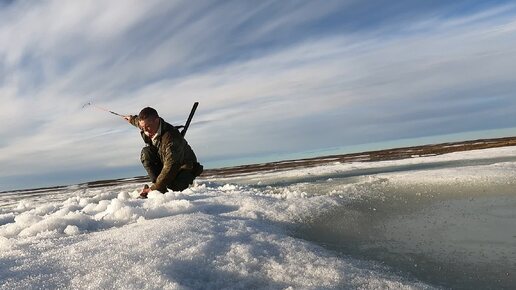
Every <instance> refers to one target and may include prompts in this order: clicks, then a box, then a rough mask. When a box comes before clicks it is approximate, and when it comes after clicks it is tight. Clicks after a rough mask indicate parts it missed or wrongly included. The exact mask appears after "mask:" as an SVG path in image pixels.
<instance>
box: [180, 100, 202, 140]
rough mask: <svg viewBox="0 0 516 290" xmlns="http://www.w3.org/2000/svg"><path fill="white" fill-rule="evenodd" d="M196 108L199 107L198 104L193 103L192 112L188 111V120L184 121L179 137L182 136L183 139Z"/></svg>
mask: <svg viewBox="0 0 516 290" xmlns="http://www.w3.org/2000/svg"><path fill="white" fill-rule="evenodd" d="M197 106H199V102H195V103H194V104H193V107H192V110H191V111H190V115H188V120H186V124H185V125H184V126H183V130H181V135H183V137H184V136H185V135H186V130H188V127H189V126H190V122H192V118H193V116H194V114H195V110H197Z"/></svg>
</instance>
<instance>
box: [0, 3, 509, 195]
mask: <svg viewBox="0 0 516 290" xmlns="http://www.w3.org/2000/svg"><path fill="white" fill-rule="evenodd" d="M439 3H440V2H439ZM443 3H444V2H443ZM382 5H384V6H385V7H373V5H372V4H371V3H370V2H368V1H365V2H364V1H358V2H356V1H347V2H346V1H328V2H325V5H321V2H318V1H307V2H292V3H286V2H285V3H284V2H280V3H278V1H260V2H259V3H256V4H253V5H250V4H249V3H244V2H240V1H235V2H231V1H229V2H223V3H216V2H211V1H206V2H203V1H196V2H193V3H192V2H191V1H145V3H143V2H141V1H109V2H105V1H89V2H87V3H63V2H62V1H43V2H39V3H37V4H34V3H31V4H28V2H24V1H21V2H13V3H11V4H10V5H7V6H5V7H4V8H2V9H0V43H2V45H1V46H0V73H1V74H0V101H1V103H2V108H3V109H4V110H2V111H3V117H4V118H3V126H0V136H2V138H1V139H2V141H0V150H1V151H0V164H2V167H1V168H0V176H2V177H1V178H0V183H1V182H3V181H5V182H8V180H9V177H12V178H15V177H16V178H17V179H16V180H19V176H24V175H26V176H29V175H38V176H44V175H45V174H48V175H49V176H50V175H55V174H58V173H56V172H63V171H68V172H70V171H74V170H76V171H81V172H86V171H92V170H99V171H101V170H105V169H106V168H112V171H113V172H114V173H113V175H116V174H115V172H117V170H119V172H123V173H124V174H126V173H127V172H128V168H133V169H132V170H133V171H134V172H135V173H143V171H141V169H139V164H138V162H139V161H138V156H139V150H140V147H141V144H142V143H141V141H140V140H139V138H138V134H137V131H135V129H134V128H132V127H130V126H129V125H127V124H126V123H125V122H124V121H123V120H120V119H118V118H114V117H113V116H112V115H108V114H105V113H103V112H98V111H95V110H91V109H81V106H82V104H84V103H85V102H87V101H93V102H96V103H98V104H99V105H103V106H105V107H108V108H111V109H112V110H114V111H117V112H120V113H133V114H134V113H137V112H138V111H139V110H140V109H141V108H142V107H144V106H148V105H151V106H154V107H156V108H157V109H158V111H159V112H160V114H161V115H162V116H164V117H165V119H167V120H169V121H170V122H172V123H175V124H182V123H183V122H184V119H185V118H186V115H187V114H188V111H189V109H190V106H191V104H192V103H193V102H194V101H200V102H201V106H200V107H199V110H198V113H197V116H196V118H195V120H194V126H193V127H192V128H191V129H190V131H189V133H188V139H189V141H190V143H191V144H192V146H193V147H194V149H195V150H196V152H197V153H198V155H199V157H200V158H201V159H202V160H203V161H205V162H207V163H208V164H209V163H210V160H211V161H214V160H219V159H230V158H237V157H245V156H257V155H263V154H273V153H282V152H295V151H304V150H313V149H317V148H326V147H335V146H342V145H352V144H361V143H367V142H377V141H382V140H392V139H396V138H406V137H419V136H425V135H433V134H443V133H453V132H461V131H471V130H480V129H490V128H502V127H512V126H516V119H514V118H511V117H510V116H511V113H512V112H514V110H515V109H516V100H515V99H514V98H513V92H514V91H515V88H516V85H514V84H513V81H512V76H513V75H514V73H515V71H514V67H516V54H514V47H516V46H515V45H516V39H514V37H513V34H514V30H515V28H516V25H515V24H516V17H515V16H516V13H515V12H516V8H515V6H511V5H501V6H492V7H481V8H479V9H478V10H473V11H470V12H468V13H463V14H461V13H457V12H456V10H453V13H452V12H450V11H452V10H450V9H452V8H453V9H456V6H451V8H449V9H447V7H448V6H447V5H446V4H439V5H436V7H435V9H433V10H428V9H423V8H427V7H423V8H421V7H418V6H417V5H412V6H410V5H409V8H410V9H411V10H409V11H406V10H403V7H398V6H389V4H388V3H384V4H382ZM372 8H375V9H374V10H373V9H372ZM382 8H385V10H388V11H389V13H384V14H381V13H380V12H381V10H382ZM378 9H379V10H380V12H378ZM371 11H374V12H371ZM428 11H430V12H428ZM411 12H412V13H411ZM353 13H355V14H356V16H354V17H355V18H353V16H352V15H353ZM396 13H398V14H396ZM412 14H416V15H419V16H420V17H417V19H416V18H414V17H413V16H412ZM342 15H348V16H349V17H347V18H344V19H343V20H339V19H341V16H342ZM396 15H397V17H395V16H396ZM409 15H410V16H409ZM373 16H374V17H376V18H375V19H376V21H377V25H376V26H374V25H365V24H363V23H364V19H368V18H373ZM379 19H382V21H380V20H379ZM353 20H355V21H354V22H353ZM122 169H123V171H122ZM129 172H130V170H129ZM59 174H60V173H59ZM108 177H111V176H106V178H108ZM67 178H68V179H69V177H67ZM2 179H3V180H2ZM68 179H67V180H68ZM12 180H15V179H12ZM52 180H53V181H52V182H55V181H54V180H55V179H52ZM16 182H18V181H16ZM63 182H66V181H63ZM10 186H14V185H10ZM17 186H20V187H24V186H25V185H24V184H20V185H17Z"/></svg>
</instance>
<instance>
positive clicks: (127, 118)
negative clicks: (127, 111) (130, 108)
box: [123, 115, 131, 122]
mask: <svg viewBox="0 0 516 290" xmlns="http://www.w3.org/2000/svg"><path fill="white" fill-rule="evenodd" d="M123 118H124V119H125V120H126V121H127V122H131V115H129V116H123Z"/></svg>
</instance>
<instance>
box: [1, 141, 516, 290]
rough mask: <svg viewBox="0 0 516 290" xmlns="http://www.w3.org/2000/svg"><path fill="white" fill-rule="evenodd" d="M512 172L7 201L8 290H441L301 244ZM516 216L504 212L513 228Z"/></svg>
mask: <svg viewBox="0 0 516 290" xmlns="http://www.w3.org/2000/svg"><path fill="white" fill-rule="evenodd" d="M513 159H514V160H513ZM515 169H516V147H506V148H498V149H486V150H477V151H470V152H461V153H452V154H447V155H441V156H430V157H417V158H411V159H405V160H397V161H381V162H380V161H379V162H363V163H362V162H355V163H347V164H344V163H337V162H335V163H331V164H327V165H323V166H318V167H310V168H303V169H292V170H283V171H270V172H260V173H254V174H242V175H240V176H231V177H219V178H210V179H199V180H197V181H196V183H195V184H194V186H192V187H191V188H189V189H187V190H185V191H183V192H167V193H166V194H161V193H159V192H151V193H150V194H149V198H148V199H136V197H137V196H138V190H139V189H140V188H141V186H142V185H143V184H137V183H128V184H124V185H118V186H110V187H104V188H82V187H80V186H71V187H68V188H67V189H66V190H64V191H59V192H55V193H53V192H49V193H42V194H37V195H27V196H25V197H16V196H13V195H12V194H9V193H4V194H0V202H1V204H0V205H1V206H0V265H2V266H1V267H0V288H1V289H35V288H37V289H40V288H43V289H55V288H63V289H248V288H250V289H432V288H434V287H436V286H439V285H435V284H433V283H431V282H428V281H421V280H420V279H418V278H417V275H416V276H415V275H413V273H408V272H405V271H404V270H403V269H402V270H400V269H396V268H395V267H393V266H392V265H391V264H389V263H386V264H384V263H382V262H381V261H378V259H375V258H369V257H365V256H364V257H361V256H356V255H349V254H347V253H345V252H344V253H343V252H339V251H338V250H335V249H332V248H331V247H326V246H325V245H324V244H322V243H317V242H315V241H314V239H310V238H308V237H305V236H303V234H300V233H302V232H303V231H304V230H306V228H307V227H310V226H311V225H313V224H314V223H317V222H318V220H320V219H321V217H324V216H327V215H328V214H330V213H332V212H338V211H339V210H342V209H347V208H348V207H347V206H348V205H356V204H357V202H364V201H367V200H369V199H379V200H385V199H388V198H389V197H388V195H389V194H390V192H389V191H388V190H384V189H385V185H386V184H389V186H390V188H391V190H392V189H393V188H395V189H396V190H397V189H400V188H401V189H404V190H407V192H408V191H410V192H411V193H414V194H415V195H416V196H418V194H419V196H421V194H423V195H425V194H428V195H430V194H434V193H435V192H434V193H432V192H431V191H432V190H428V188H433V189H434V190H435V188H439V186H444V185H449V184H461V185H463V187H461V188H462V189H464V188H469V187H468V186H470V187H471V189H472V190H473V191H474V188H477V187H478V185H479V184H490V185H496V186H507V187H508V188H511V187H514V185H515V183H516V182H515V181H514V180H515V179H514V177H516V173H515V172H516V171H515ZM409 189H410V190H409ZM425 190H426V191H425ZM401 191H403V190H401ZM401 191H397V192H401ZM461 194H462V195H464V194H473V195H474V196H478V195H481V194H482V193H481V192H476V193H471V191H468V193H464V192H460V191H457V196H460V195H461ZM513 201H514V198H512V199H511V198H510V199H509V202H513ZM515 207H516V204H513V205H512V206H510V207H505V208H499V210H498V211H497V212H496V213H498V214H500V215H502V216H507V218H509V219H510V220H505V221H504V222H507V221H511V222H512V221H514V219H516V217H514V211H512V210H513V209H514V208H515ZM429 209H431V207H428V208H425V210H429ZM374 210H375V208H372V209H371V212H372V211H374ZM439 210H440V211H442V210H443V209H442V208H439ZM441 214H443V215H445V214H446V213H443V212H441ZM393 220H395V219H393ZM348 222H349V221H348ZM403 222H404V220H400V221H399V224H403ZM351 226H352V227H355V228H358V229H360V228H361V227H362V226H363V225H362V224H360V223H356V224H353V225H351ZM408 226H410V225H408ZM394 228H395V227H393V229H394ZM494 232H495V231H494ZM506 232H507V231H506ZM391 233H393V232H391ZM512 233H514V232H511V233H510V234H509V236H510V235H512ZM514 234H515V237H516V233H514ZM400 235H401V234H400ZM395 238H396V237H394V238H393V239H395ZM398 238H399V236H398ZM423 238H424V237H423ZM423 238H421V239H423ZM507 238H508V239H512V237H507ZM420 242H421V241H420ZM423 242H424V241H423ZM502 242H503V241H502ZM406 247H407V249H410V247H411V245H406ZM432 249H434V248H431V247H428V251H429V252H430V251H431V250H432ZM509 250H514V247H513V248H512V249H511V248H510V247H509ZM502 285H505V284H502Z"/></svg>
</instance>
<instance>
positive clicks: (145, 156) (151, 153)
mask: <svg viewBox="0 0 516 290" xmlns="http://www.w3.org/2000/svg"><path fill="white" fill-rule="evenodd" d="M155 151H156V149H154V148H152V147H151V146H145V147H143V148H142V152H141V154H140V161H141V162H142V163H143V164H145V163H147V164H155V163H158V161H159V157H158V153H157V152H155Z"/></svg>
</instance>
